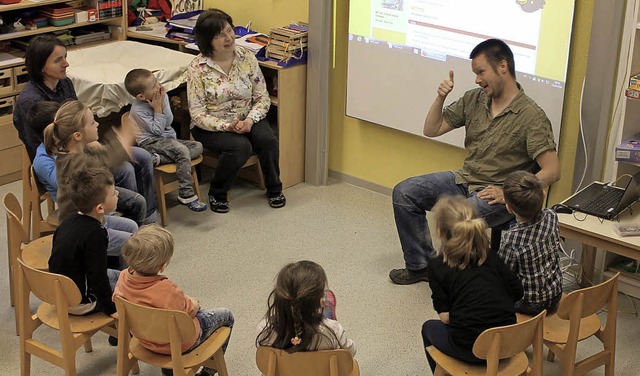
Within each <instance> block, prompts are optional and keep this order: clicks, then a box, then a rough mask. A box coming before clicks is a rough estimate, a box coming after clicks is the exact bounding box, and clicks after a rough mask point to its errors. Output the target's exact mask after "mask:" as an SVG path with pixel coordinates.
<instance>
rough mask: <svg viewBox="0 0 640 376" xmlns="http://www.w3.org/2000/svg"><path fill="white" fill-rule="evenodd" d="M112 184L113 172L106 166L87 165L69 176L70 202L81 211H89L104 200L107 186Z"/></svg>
mask: <svg viewBox="0 0 640 376" xmlns="http://www.w3.org/2000/svg"><path fill="white" fill-rule="evenodd" d="M113 184H114V181H113V174H112V173H111V171H109V170H108V169H107V168H106V167H89V168H86V169H81V170H79V171H76V172H75V173H73V175H72V176H71V190H70V192H69V193H70V196H71V202H73V204H74V205H75V206H76V208H77V209H78V210H79V211H80V212H81V213H85V214H86V213H90V212H91V211H92V210H93V208H95V207H96V205H98V204H101V203H103V202H105V201H106V198H107V188H109V187H110V186H112V185H113Z"/></svg>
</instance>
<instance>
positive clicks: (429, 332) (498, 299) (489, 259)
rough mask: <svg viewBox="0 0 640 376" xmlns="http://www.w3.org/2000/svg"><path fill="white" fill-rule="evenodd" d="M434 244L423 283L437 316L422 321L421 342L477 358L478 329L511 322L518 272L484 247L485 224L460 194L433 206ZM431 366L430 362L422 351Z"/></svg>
mask: <svg viewBox="0 0 640 376" xmlns="http://www.w3.org/2000/svg"><path fill="white" fill-rule="evenodd" d="M433 213H434V215H435V221H436V231H437V237H438V238H439V239H440V243H441V245H440V248H439V249H436V252H435V255H434V257H433V258H432V259H431V260H429V265H428V270H429V285H430V287H431V292H432V295H431V298H432V300H433V308H434V309H435V310H436V312H438V316H439V319H438V320H429V321H427V322H425V323H424V324H423V325H422V340H423V342H424V347H427V346H434V347H436V348H437V349H438V350H440V351H441V352H443V353H445V354H447V355H449V356H451V357H454V358H457V359H460V360H462V361H464V362H468V363H481V362H483V361H482V360H480V359H478V358H476V357H475V355H473V352H472V348H473V344H474V342H475V340H476V338H478V336H479V335H480V333H482V332H483V331H484V330H486V329H489V328H493V327H496V326H503V325H510V324H515V323H516V316H515V308H514V306H515V302H516V301H518V300H520V298H521V297H522V295H523V289H522V284H521V283H520V280H519V279H518V277H517V276H516V275H515V274H514V273H513V272H512V271H511V270H510V269H509V268H508V267H507V266H506V265H504V263H503V262H502V261H501V260H500V259H499V258H498V257H497V255H496V254H495V253H494V252H493V251H490V249H489V238H488V236H487V233H486V230H487V224H486V222H485V221H484V219H482V218H479V217H478V215H477V214H476V212H475V209H474V207H473V206H472V205H471V204H469V203H468V202H467V200H466V199H465V198H464V197H462V196H457V197H450V196H445V197H443V198H441V199H440V200H438V202H437V203H436V205H435V206H434V207H433ZM427 360H428V361H429V366H430V367H431V371H434V370H435V362H434V361H433V359H431V357H430V356H429V353H427Z"/></svg>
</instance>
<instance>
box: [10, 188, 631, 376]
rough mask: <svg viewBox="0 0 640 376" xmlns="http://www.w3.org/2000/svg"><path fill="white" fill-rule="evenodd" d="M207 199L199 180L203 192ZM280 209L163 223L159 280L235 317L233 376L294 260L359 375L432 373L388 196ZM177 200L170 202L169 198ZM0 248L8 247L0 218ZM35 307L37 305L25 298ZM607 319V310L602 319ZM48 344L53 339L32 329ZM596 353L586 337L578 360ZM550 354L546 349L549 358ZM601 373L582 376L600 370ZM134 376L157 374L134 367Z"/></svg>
mask: <svg viewBox="0 0 640 376" xmlns="http://www.w3.org/2000/svg"><path fill="white" fill-rule="evenodd" d="M202 188H203V192H206V189H207V184H203V185H202ZM6 192H13V193H14V194H16V195H17V196H18V197H19V199H20V192H21V183H20V182H16V183H11V184H8V185H4V186H0V195H2V196H4V194H5V193H6ZM285 193H286V196H287V199H288V203H287V206H286V207H285V208H283V209H277V210H274V209H271V208H270V207H269V206H268V204H267V201H266V199H265V196H264V194H263V192H262V191H260V190H258V189H256V188H254V187H253V186H251V185H248V184H246V183H238V184H237V185H236V187H235V188H234V189H233V190H232V200H231V212H230V213H228V214H214V213H212V212H210V211H206V212H204V213H192V212H190V211H189V210H188V209H187V208H186V207H183V206H179V205H177V204H172V206H171V208H170V209H169V226H168V227H167V228H168V229H169V230H170V231H171V232H172V233H173V235H174V236H175V241H176V250H175V253H174V257H173V260H172V261H171V264H170V265H169V267H168V268H167V270H166V274H167V275H168V276H169V277H170V278H171V279H172V280H174V281H175V282H176V283H178V284H179V285H180V286H182V287H183V289H184V290H185V291H186V292H187V293H188V294H190V295H192V296H194V297H196V298H198V299H199V300H200V302H201V304H202V306H203V307H215V306H226V307H228V308H230V309H231V310H232V311H233V313H234V315H235V318H236V325H235V327H234V329H233V335H232V337H231V342H230V345H229V348H228V351H227V355H226V360H227V365H228V370H229V373H230V375H259V372H258V370H257V368H256V366H255V344H254V341H255V335H256V324H257V322H258V321H259V320H260V319H261V317H262V315H263V314H264V313H265V310H266V307H267V305H266V302H267V296H268V294H269V292H270V290H271V288H272V285H273V283H274V277H275V275H276V273H277V271H278V270H279V269H280V268H281V267H282V266H283V265H284V264H285V263H288V262H291V261H296V260H301V259H310V260H314V261H316V262H318V263H320V264H321V265H322V266H323V267H324V268H325V270H326V272H327V275H328V278H329V284H330V287H331V288H332V289H333V290H334V291H335V293H336V295H337V301H338V304H337V309H336V312H337V316H338V320H339V321H340V322H341V323H342V325H343V326H344V327H345V328H346V330H347V333H348V335H349V336H350V337H351V338H352V339H353V340H354V341H355V343H356V344H357V347H358V355H357V359H358V362H359V363H360V367H361V373H362V374H363V375H429V374H430V372H429V370H428V366H427V362H426V360H425V356H424V351H423V349H422V342H421V337H420V328H421V325H422V323H423V322H424V321H425V320H427V319H432V318H436V317H437V315H436V313H435V311H434V310H433V307H432V304H431V299H430V290H429V286H428V284H426V283H419V284H416V285H412V286H396V285H393V284H392V283H391V282H390V281H389V279H388V277H387V274H388V272H389V270H390V269H391V268H395V267H400V266H402V265H403V263H402V256H401V251H400V245H399V242H398V239H397V235H396V232H395V227H394V223H393V214H392V209H391V200H390V198H389V197H387V196H384V195H381V194H378V193H374V192H371V191H367V190H364V189H361V188H358V187H354V186H351V185H348V184H345V183H339V182H335V181H333V182H331V183H330V184H329V185H327V186H321V187H317V186H311V185H307V184H299V185H297V186H295V187H292V188H290V189H287V190H286V191H285ZM170 197H171V198H170V200H169V201H171V202H175V196H170ZM0 218H1V219H0V223H1V225H2V227H3V230H2V231H0V244H1V245H2V247H3V250H5V252H6V244H7V243H6V231H4V228H5V227H6V224H5V216H4V213H2V215H1V216H0ZM6 262H7V258H6V257H0V270H1V271H2V276H3V277H2V278H0V287H1V288H0V301H1V302H3V303H2V304H1V305H0V338H1V339H0V354H2V355H1V356H0V374H1V375H19V357H18V355H19V337H17V336H16V335H15V329H14V328H15V324H14V313H13V309H12V308H11V307H10V304H9V295H8V278H7V265H6ZM619 301H620V311H621V313H620V314H619V316H618V342H617V356H616V372H615V374H616V375H621V376H622V375H626V376H636V375H639V374H640V371H638V364H637V356H638V350H639V349H640V344H639V343H640V325H639V323H640V321H639V319H638V318H637V317H636V316H635V315H632V314H629V313H628V312H632V311H633V310H634V307H633V306H632V305H631V301H630V300H629V299H627V298H625V297H624V296H622V295H621V296H620V299H619ZM31 305H32V308H33V309H35V307H36V305H37V302H36V301H35V300H34V301H32V304H31ZM603 316H604V314H603ZM37 333H38V336H37V338H42V339H43V340H44V341H46V342H47V343H49V344H52V345H54V344H56V343H57V342H58V341H57V337H56V332H55V331H53V330H51V329H49V328H46V327H42V328H40V329H39V331H38V332H37ZM93 348H94V351H93V352H92V353H84V352H83V351H82V350H80V351H79V352H78V354H77V365H78V375H85V376H86V375H115V374H116V348H115V347H110V346H109V345H108V344H107V337H106V335H105V334H102V333H99V334H97V335H96V336H95V337H94V340H93ZM597 348H598V343H597V342H596V341H595V340H587V341H586V343H585V344H583V345H582V346H581V347H580V348H579V357H584V356H585V355H587V354H589V353H592V352H593V351H595V349H597ZM545 352H546V351H545ZM544 367H545V368H544V374H545V375H559V374H560V367H559V363H558V360H556V362H555V363H549V362H546V361H545V364H544ZM31 368H32V374H33V375H47V376H53V375H62V374H63V372H62V370H61V369H59V368H56V367H54V366H52V365H49V364H47V363H45V362H43V361H41V360H40V359H37V358H35V357H33V360H32V367H31ZM601 374H604V370H603V369H601V370H598V371H596V372H591V373H589V375H601ZM141 375H160V370H159V369H157V368H152V367H149V366H147V365H142V364H141Z"/></svg>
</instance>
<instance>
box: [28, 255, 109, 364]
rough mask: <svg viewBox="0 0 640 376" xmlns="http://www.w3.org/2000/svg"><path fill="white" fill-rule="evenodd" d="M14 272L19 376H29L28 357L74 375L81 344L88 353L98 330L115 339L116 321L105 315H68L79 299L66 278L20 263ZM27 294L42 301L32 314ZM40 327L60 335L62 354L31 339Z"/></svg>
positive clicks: (73, 286)
mask: <svg viewBox="0 0 640 376" xmlns="http://www.w3.org/2000/svg"><path fill="white" fill-rule="evenodd" d="M17 272H18V273H17V274H18V277H17V282H18V305H17V307H16V308H17V309H16V310H17V312H18V315H19V317H20V320H19V321H20V325H19V327H20V372H21V375H22V376H28V375H30V374H31V355H35V356H37V357H39V358H42V359H43V360H45V361H47V362H49V363H52V364H54V365H56V366H58V367H61V368H63V369H64V371H65V375H66V376H75V375H76V351H77V350H78V348H80V346H83V345H84V349H85V352H91V351H92V347H91V337H92V336H93V335H94V334H96V333H97V332H98V331H100V330H101V331H104V332H105V333H108V334H109V335H111V336H116V335H117V331H116V329H115V319H113V318H112V317H111V316H108V315H105V314H104V313H93V314H90V315H85V316H73V315H69V311H68V308H69V307H71V306H75V305H78V304H80V301H81V299H82V296H81V295H80V290H78V287H77V286H76V284H75V283H74V282H73V281H72V280H71V279H70V278H68V277H66V276H63V275H60V274H54V273H48V272H44V271H41V270H36V269H34V268H31V267H30V266H27V265H25V264H24V262H22V260H18V268H17ZM30 293H33V294H34V295H35V296H36V297H37V298H38V299H40V300H41V301H42V302H43V303H42V304H40V306H39V307H38V309H37V311H36V314H35V315H32V314H31V311H30V309H29V295H30ZM42 324H45V325H46V326H48V327H50V328H52V329H55V330H58V331H59V332H60V342H61V348H62V351H58V350H56V349H53V348H51V347H49V346H47V345H45V344H44V343H42V342H39V341H37V340H36V339H35V338H33V333H34V331H35V330H36V329H37V328H39V327H40V326H41V325H42Z"/></svg>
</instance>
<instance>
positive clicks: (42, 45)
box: [24, 34, 67, 82]
mask: <svg viewBox="0 0 640 376" xmlns="http://www.w3.org/2000/svg"><path fill="white" fill-rule="evenodd" d="M56 46H62V47H64V48H65V49H66V48H67V47H66V46H65V45H64V43H62V42H61V41H60V39H58V38H56V37H55V36H53V35H50V34H44V35H38V36H37V37H35V38H33V39H31V41H30V42H29V46H27V52H26V53H25V55H24V65H25V66H26V68H27V72H28V73H29V77H30V78H31V79H32V80H34V81H35V82H43V81H44V74H43V73H42V69H43V68H44V66H45V64H46V63H47V59H48V58H49V56H50V55H51V53H53V49H54V48H56Z"/></svg>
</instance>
